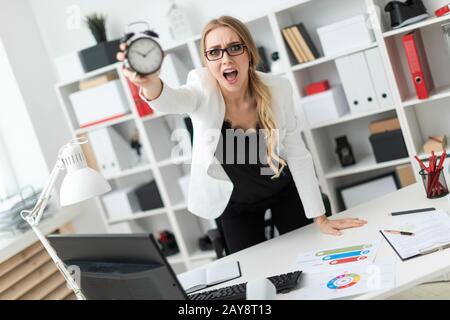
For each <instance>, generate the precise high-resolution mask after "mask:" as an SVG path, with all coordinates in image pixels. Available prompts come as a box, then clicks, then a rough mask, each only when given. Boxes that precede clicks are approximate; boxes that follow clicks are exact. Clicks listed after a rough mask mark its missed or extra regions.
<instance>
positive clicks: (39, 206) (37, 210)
mask: <svg viewBox="0 0 450 320" xmlns="http://www.w3.org/2000/svg"><path fill="white" fill-rule="evenodd" d="M63 170H64V164H63V162H62V160H61V159H59V158H58V160H57V161H56V164H55V166H54V167H53V170H52V172H51V174H50V177H49V179H48V181H47V184H46V186H45V188H44V189H43V190H42V192H41V195H40V196H39V199H38V201H37V202H36V205H35V206H34V208H33V210H31V211H26V212H27V213H28V215H27V216H24V215H22V214H21V215H22V218H23V219H24V220H26V221H27V222H28V223H29V224H30V225H33V226H37V225H39V222H40V221H41V218H42V215H43V213H44V210H45V208H46V207H47V203H48V200H49V198H50V194H51V192H52V190H53V187H54V185H55V182H56V179H58V177H59V175H60V173H61V171H63Z"/></svg>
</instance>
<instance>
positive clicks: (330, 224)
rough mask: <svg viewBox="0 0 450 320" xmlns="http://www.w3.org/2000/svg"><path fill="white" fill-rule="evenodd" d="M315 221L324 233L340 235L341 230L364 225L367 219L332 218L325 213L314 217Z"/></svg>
mask: <svg viewBox="0 0 450 320" xmlns="http://www.w3.org/2000/svg"><path fill="white" fill-rule="evenodd" d="M314 222H315V223H316V225H317V226H318V227H319V229H320V231H321V232H322V233H326V234H332V235H336V236H340V235H341V234H342V232H341V230H344V229H350V228H359V227H362V226H364V225H365V224H366V223H367V221H365V220H361V219H358V218H347V219H336V220H330V219H328V218H327V217H326V216H325V215H323V216H320V217H317V218H314Z"/></svg>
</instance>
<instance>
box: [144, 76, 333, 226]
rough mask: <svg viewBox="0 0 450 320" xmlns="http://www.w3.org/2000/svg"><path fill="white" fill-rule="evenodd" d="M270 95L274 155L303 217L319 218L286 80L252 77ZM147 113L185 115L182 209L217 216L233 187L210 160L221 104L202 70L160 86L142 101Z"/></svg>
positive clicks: (308, 163) (214, 85)
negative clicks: (189, 137) (187, 155)
mask: <svg viewBox="0 0 450 320" xmlns="http://www.w3.org/2000/svg"><path fill="white" fill-rule="evenodd" d="M258 75H259V76H260V77H261V80H262V81H263V82H264V83H265V84H266V85H267V86H268V87H269V88H270V90H271V93H272V108H273V111H274V116H275V118H276V119H275V120H276V123H277V124H278V127H279V129H280V130H279V142H280V145H279V146H278V148H279V149H278V150H279V154H280V156H281V157H282V158H283V159H285V160H286V162H287V164H288V167H289V169H290V171H291V174H292V177H293V179H294V182H295V185H296V187H297V190H298V193H299V195H300V198H301V200H302V203H303V207H304V209H305V213H306V216H307V217H308V218H314V217H318V216H321V215H323V214H324V213H325V208H324V204H323V200H322V195H321V193H320V190H319V184H318V181H317V178H316V175H315V172H314V165H313V162H312V158H311V154H310V153H309V151H308V150H307V149H306V147H305V144H304V142H303V139H302V137H301V134H300V127H299V122H298V119H297V118H296V116H295V112H294V105H293V99H292V97H293V94H292V86H291V84H290V82H289V80H287V79H285V78H283V77H281V76H274V75H268V74H265V73H261V72H258ZM141 98H143V99H144V100H145V101H147V102H148V103H149V105H150V106H151V108H153V109H155V110H157V111H160V112H163V113H178V114H188V115H189V116H190V118H191V120H192V126H193V130H194V138H193V146H192V163H191V176H190V183H189V196H188V204H187V205H188V210H189V211H190V212H192V213H193V214H196V215H198V216H200V217H202V218H206V219H215V218H217V217H219V216H220V215H221V214H222V213H223V211H224V209H225V207H226V206H227V204H228V201H229V199H230V196H231V192H232V190H233V183H232V182H231V181H230V179H229V177H228V176H227V174H226V173H225V170H224V169H223V168H222V165H221V164H220V162H219V161H218V160H217V158H216V157H215V156H214V153H215V151H216V147H217V144H218V141H219V139H218V137H217V136H216V138H211V137H212V136H214V135H217V134H220V130H221V128H222V123H223V121H224V117H225V101H224V99H223V96H222V93H221V91H220V89H219V85H218V83H217V81H216V79H215V78H214V77H213V76H212V75H211V73H210V72H209V70H208V69H207V68H200V69H194V70H191V71H190V72H189V74H188V79H187V83H186V84H185V85H183V86H181V87H179V88H171V87H170V86H168V85H167V84H165V83H164V84H163V90H162V92H161V95H160V96H159V97H158V98H157V99H154V100H151V101H150V100H147V99H145V97H144V96H143V95H142V94H141ZM292 214H295V212H293V213H292Z"/></svg>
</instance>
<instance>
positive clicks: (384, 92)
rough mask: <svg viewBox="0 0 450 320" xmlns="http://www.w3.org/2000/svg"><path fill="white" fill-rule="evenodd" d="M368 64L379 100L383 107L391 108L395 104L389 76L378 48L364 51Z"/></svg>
mask: <svg viewBox="0 0 450 320" xmlns="http://www.w3.org/2000/svg"><path fill="white" fill-rule="evenodd" d="M364 54H365V56H366V60H367V65H368V67H369V71H370V75H371V78H372V82H373V85H374V89H375V93H376V95H377V102H378V105H379V106H380V107H381V108H389V107H392V106H393V105H394V100H393V97H392V93H391V90H390V89H389V82H388V77H387V74H386V70H385V68H384V65H383V61H382V59H381V54H380V51H379V49H378V48H373V49H370V50H366V51H364Z"/></svg>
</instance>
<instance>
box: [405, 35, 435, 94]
mask: <svg viewBox="0 0 450 320" xmlns="http://www.w3.org/2000/svg"><path fill="white" fill-rule="evenodd" d="M402 42H403V47H404V49H405V54H406V59H407V60H408V65H409V71H410V72H411V79H412V81H413V83H414V86H415V88H416V93H417V98H419V99H427V98H428V97H429V96H430V91H431V90H433V89H434V83H433V79H432V78H431V72H430V66H429V64H428V61H427V58H426V54H425V48H424V46H423V42H422V36H421V34H420V31H419V30H415V31H413V32H410V33H408V34H406V35H404V36H403V37H402Z"/></svg>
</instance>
